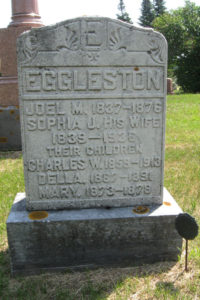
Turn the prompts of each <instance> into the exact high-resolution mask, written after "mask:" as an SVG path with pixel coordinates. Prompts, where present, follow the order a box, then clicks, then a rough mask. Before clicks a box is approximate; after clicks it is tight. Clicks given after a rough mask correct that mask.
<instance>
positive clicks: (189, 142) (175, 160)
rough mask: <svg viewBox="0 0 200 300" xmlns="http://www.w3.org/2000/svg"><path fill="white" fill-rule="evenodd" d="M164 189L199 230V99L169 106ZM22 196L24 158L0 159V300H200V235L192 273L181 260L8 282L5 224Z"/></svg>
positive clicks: (171, 101)
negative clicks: (20, 195) (17, 199)
mask: <svg viewBox="0 0 200 300" xmlns="http://www.w3.org/2000/svg"><path fill="white" fill-rule="evenodd" d="M165 187H166V188H167V189H168V190H169V192H170V193H171V194H172V195H173V197H174V198H175V199H176V201H177V202H178V204H179V205H180V206H181V208H182V209H183V210H184V211H185V212H188V213H190V214H192V215H193V216H194V217H195V218H196V220H197V221H198V223H199V225H200V203H199V201H200V94H197V95H189V94H188V95H186V94H185V95H173V96H168V100H167V122H166V153H165ZM23 191H24V178H23V167H22V154H21V152H9V153H8V152H7V153H3V152H1V153H0V299H2V300H4V299H5V300H13V299H24V300H29V299H30V300H33V299H37V300H38V299H39V300H42V299H47V300H50V299H53V300H54V299H61V300H62V299H63V300H64V299H73V300H76V299H91V300H97V299H98V300H100V299H101V300H103V299H109V300H114V299H122V300H125V299H127V300H136V299H141V300H144V299H148V300H151V299H152V300H154V299H159V300H160V299H167V300H168V299H179V300H183V299H185V300H190V299H192V300H195V299H200V235H199V236H198V237H197V238H196V239H195V240H194V241H191V242H189V252H190V254H189V272H187V273H185V272H184V248H183V252H182V256H181V257H180V260H179V261H178V262H177V263H176V264H174V263H171V262H164V263H156V264H152V265H146V266H141V267H134V268H124V269H122V268H115V269H112V268H108V269H103V268H100V269H97V270H95V271H85V272H72V273H67V272H66V273H62V274H42V275H38V276H31V277H16V278H11V276H10V265H9V254H8V245H7V238H6V226H5V222H6V219H7V216H8V213H9V211H10V208H11V205H12V202H13V199H14V197H15V195H16V193H17V192H23Z"/></svg>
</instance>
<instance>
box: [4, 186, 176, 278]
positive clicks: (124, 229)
mask: <svg viewBox="0 0 200 300" xmlns="http://www.w3.org/2000/svg"><path fill="white" fill-rule="evenodd" d="M25 201H26V200H25V194H24V193H19V194H17V196H16V198H15V201H14V204H13V206H12V209H11V212H10V215H9V217H8V220H7V232H8V242H9V249H10V257H11V272H12V274H13V275H16V274H36V273H40V272H41V271H57V270H66V269H84V268H90V269H91V268H95V267H98V266H118V267H119V266H132V265H137V264H141V263H152V262H157V261H164V260H177V258H178V255H179V254H180V251H181V246H182V239H181V238H180V236H179V235H178V234H177V232H176V230H175V227H174V221H175V217H176V216H177V215H178V214H179V213H181V212H182V211H181V209H180V208H179V206H178V205H177V203H176V202H175V200H174V199H173V198H172V196H171V195H170V194H169V192H168V191H167V190H166V189H164V202H163V205H160V206H159V205H157V206H156V205H154V206H149V207H148V209H149V211H148V212H146V213H145V214H137V213H135V212H134V211H133V209H134V207H123V208H110V209H106V208H96V209H94V208H93V209H76V210H62V211H61V210H60V211H48V212H40V213H37V214H36V215H35V218H37V217H38V218H39V217H42V215H44V218H42V219H40V220H34V217H33V214H32V213H33V212H32V213H30V212H28V211H27V210H26V208H25ZM34 213H35V212H34Z"/></svg>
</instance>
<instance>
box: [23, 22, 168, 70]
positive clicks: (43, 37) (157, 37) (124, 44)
mask: <svg viewBox="0 0 200 300" xmlns="http://www.w3.org/2000/svg"><path fill="white" fill-rule="evenodd" d="M19 44H21V46H20V47H24V50H23V51H22V53H21V56H20V55H19V56H20V59H21V60H22V61H24V62H28V61H29V62H31V61H32V60H33V59H34V63H36V61H37V55H38V53H40V62H41V59H43V60H45V54H46V53H47V52H48V56H47V57H46V58H47V59H49V57H50V56H51V54H52V55H53V60H52V63H55V64H59V57H60V56H62V55H64V53H68V55H67V58H66V59H67V62H66V63H67V64H69V65H73V61H74V63H75V64H76V65H77V64H78V65H88V64H90V63H91V64H92V63H95V62H99V63H105V61H106V63H107V64H116V65H117V64H121V61H122V60H123V64H125V65H126V64H127V65H132V64H133V63H134V64H138V65H139V64H141V63H142V64H143V65H145V64H156V65H164V64H166V61H167V42H166V40H165V38H164V36H163V35H162V34H160V33H158V32H156V31H153V29H151V28H143V27H136V26H134V25H131V24H128V23H125V22H122V21H119V20H113V19H110V18H105V17H87V16H86V17H79V18H76V19H71V20H66V21H62V22H60V23H57V24H54V25H51V26H45V27H42V28H39V29H32V30H31V32H27V33H24V34H23V35H22V36H21V38H20V42H19ZM61 52H62V55H61ZM42 53H43V55H42ZM84 53H85V54H84ZM93 53H94V54H96V55H95V57H93V56H94V55H93ZM111 53H112V54H113V55H110V54H111ZM137 53H138V55H137ZM75 56H76V57H75ZM35 59H36V60H35ZM44 63H45V62H44Z"/></svg>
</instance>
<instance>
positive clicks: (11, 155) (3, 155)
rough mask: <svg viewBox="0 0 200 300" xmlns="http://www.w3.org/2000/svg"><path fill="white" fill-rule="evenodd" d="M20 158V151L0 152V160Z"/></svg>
mask: <svg viewBox="0 0 200 300" xmlns="http://www.w3.org/2000/svg"><path fill="white" fill-rule="evenodd" d="M21 157H22V151H0V159H1V160H4V159H18V158H21Z"/></svg>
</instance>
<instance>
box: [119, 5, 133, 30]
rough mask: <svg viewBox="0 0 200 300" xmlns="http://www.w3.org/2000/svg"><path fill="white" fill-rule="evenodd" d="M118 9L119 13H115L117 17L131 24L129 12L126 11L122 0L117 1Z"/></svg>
mask: <svg viewBox="0 0 200 300" xmlns="http://www.w3.org/2000/svg"><path fill="white" fill-rule="evenodd" d="M118 10H119V11H120V14H117V19H118V20H121V21H124V22H127V23H130V24H132V23H133V22H132V20H131V18H130V17H129V14H128V13H127V12H126V8H125V4H124V1H123V0H120V1H119V5H118Z"/></svg>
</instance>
